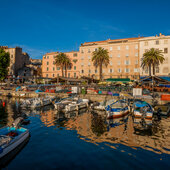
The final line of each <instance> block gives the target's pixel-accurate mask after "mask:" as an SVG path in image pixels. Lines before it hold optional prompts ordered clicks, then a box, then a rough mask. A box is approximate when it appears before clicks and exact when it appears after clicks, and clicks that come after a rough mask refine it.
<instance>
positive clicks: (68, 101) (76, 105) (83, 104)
mask: <svg viewBox="0 0 170 170" xmlns="http://www.w3.org/2000/svg"><path fill="white" fill-rule="evenodd" d="M88 103H89V100H88V99H79V98H65V99H62V100H60V101H58V102H56V103H55V104H54V107H55V109H56V110H63V111H65V112H71V111H76V110H80V109H83V108H87V107H88Z"/></svg>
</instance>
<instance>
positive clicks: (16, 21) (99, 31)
mask: <svg viewBox="0 0 170 170" xmlns="http://www.w3.org/2000/svg"><path fill="white" fill-rule="evenodd" d="M169 7H170V0H0V46H2V45H7V46H9V47H15V46H20V47H22V48H23V51H24V52H27V53H28V54H29V55H30V57H31V58H35V59H41V58H42V56H43V55H44V54H45V53H47V52H52V51H59V52H68V51H72V50H78V49H79V46H80V45H81V43H84V42H91V41H100V40H101V41H102V40H106V39H109V38H110V39H119V38H130V37H138V36H155V35H156V34H159V33H160V32H161V33H163V34H165V35H170V10H169Z"/></svg>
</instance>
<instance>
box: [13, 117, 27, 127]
mask: <svg viewBox="0 0 170 170" xmlns="http://www.w3.org/2000/svg"><path fill="white" fill-rule="evenodd" d="M23 120H24V119H23V117H18V118H17V119H15V121H14V122H13V123H12V126H13V127H14V128H16V129H17V128H19V126H20V124H21V122H22V121H23Z"/></svg>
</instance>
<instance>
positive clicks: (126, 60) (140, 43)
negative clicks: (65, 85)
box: [42, 34, 170, 80]
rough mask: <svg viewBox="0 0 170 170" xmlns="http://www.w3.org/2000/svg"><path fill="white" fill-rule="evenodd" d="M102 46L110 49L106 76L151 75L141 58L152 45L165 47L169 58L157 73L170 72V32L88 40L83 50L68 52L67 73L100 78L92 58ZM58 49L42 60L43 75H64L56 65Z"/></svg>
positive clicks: (72, 75) (104, 72) (163, 49)
mask: <svg viewBox="0 0 170 170" xmlns="http://www.w3.org/2000/svg"><path fill="white" fill-rule="evenodd" d="M98 47H102V48H104V49H106V50H107V51H108V53H109V57H110V63H109V64H108V66H107V67H105V66H103V73H102V74H103V75H102V76H103V79H107V78H130V79H131V80H135V79H139V77H140V76H147V75H148V69H145V70H143V69H142V68H141V58H142V57H143V54H144V53H145V52H146V51H147V50H149V49H150V48H157V49H160V50H162V52H163V55H164V57H165V61H164V63H163V64H161V65H160V66H159V67H156V75H158V76H168V75H170V36H164V35H162V34H160V35H159V36H152V37H136V38H124V39H115V40H111V39H108V40H105V41H95V42H85V43H83V44H81V46H80V48H79V51H77V52H74V51H73V52H66V53H65V54H66V55H68V56H69V57H70V59H71V61H72V63H73V67H72V68H71V69H70V70H68V75H67V77H75V78H76V77H83V76H86V77H93V78H95V79H99V68H95V66H94V65H93V62H92V56H93V51H95V50H96V49H97V48H98ZM57 54H58V52H52V53H47V54H45V55H44V56H43V60H42V76H43V77H49V78H55V77H57V76H62V73H61V68H60V67H59V66H56V65H55V56H56V55H57Z"/></svg>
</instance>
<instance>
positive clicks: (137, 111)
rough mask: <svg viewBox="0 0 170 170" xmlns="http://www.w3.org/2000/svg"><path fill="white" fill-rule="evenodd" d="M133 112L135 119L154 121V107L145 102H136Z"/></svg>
mask: <svg viewBox="0 0 170 170" xmlns="http://www.w3.org/2000/svg"><path fill="white" fill-rule="evenodd" d="M132 112H133V116H134V117H135V118H145V119H152V117H153V109H152V106H151V105H150V104H149V103H147V102H145V101H136V102H134V104H133V106H132Z"/></svg>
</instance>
